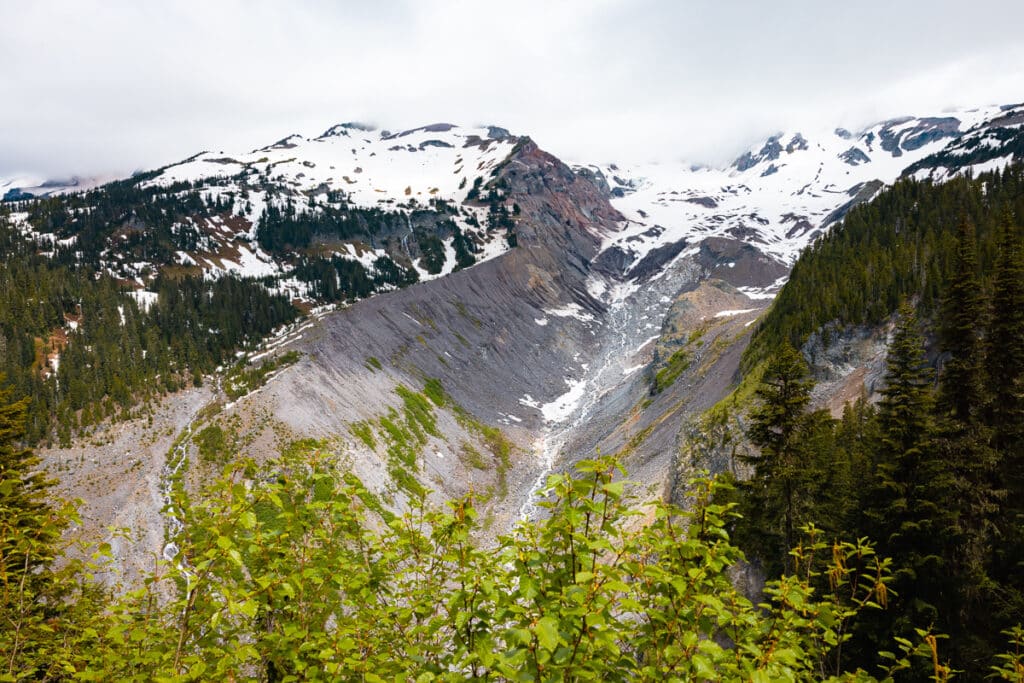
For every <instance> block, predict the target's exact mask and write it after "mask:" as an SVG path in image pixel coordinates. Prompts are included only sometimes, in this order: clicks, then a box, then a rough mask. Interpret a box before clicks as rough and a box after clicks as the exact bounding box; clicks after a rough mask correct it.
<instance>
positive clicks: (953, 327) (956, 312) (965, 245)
mask: <svg viewBox="0 0 1024 683" xmlns="http://www.w3.org/2000/svg"><path fill="white" fill-rule="evenodd" d="M984 324H985V299H984V295H983V292H982V288H981V283H980V282H979V280H978V255H977V246H976V244H975V236H974V226H973V225H972V224H971V222H970V221H969V220H968V219H967V218H966V217H964V218H962V219H961V220H960V224H959V226H958V227H957V250H956V260H955V263H954V265H953V272H952V274H951V279H950V283H949V288H948V290H947V294H946V297H945V300H944V301H943V315H942V325H941V329H940V332H941V347H942V350H943V351H945V352H947V353H948V354H950V358H949V359H948V360H947V361H946V363H945V366H944V367H943V370H942V380H943V381H942V387H941V390H940V394H939V405H940V406H941V408H942V409H943V410H944V411H946V412H948V413H949V414H950V416H951V417H952V418H953V419H954V420H956V421H958V422H960V423H963V424H971V423H973V422H974V421H975V419H976V418H977V417H978V412H979V411H980V409H981V406H982V404H983V401H982V374H981V369H982V356H983V353H984V351H983V347H982V342H981V331H982V329H983V327H984Z"/></svg>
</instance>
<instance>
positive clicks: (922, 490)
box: [732, 165, 1024, 680]
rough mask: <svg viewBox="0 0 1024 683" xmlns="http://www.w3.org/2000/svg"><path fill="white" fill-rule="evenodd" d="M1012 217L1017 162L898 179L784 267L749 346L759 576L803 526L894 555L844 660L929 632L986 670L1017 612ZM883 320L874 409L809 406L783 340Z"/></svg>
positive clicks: (1017, 374)
mask: <svg viewBox="0 0 1024 683" xmlns="http://www.w3.org/2000/svg"><path fill="white" fill-rule="evenodd" d="M1022 212H1024V173H1022V168H1021V166H1019V165H1018V166H1014V167H1010V168H1008V169H1007V170H1006V171H1004V172H995V173H990V174H983V175H980V176H979V177H977V178H963V179H958V180H954V181H951V182H949V183H946V184H945V185H941V186H933V185H931V184H930V183H918V182H915V181H902V182H900V183H898V184H897V185H896V186H895V187H893V188H892V189H891V190H888V191H886V192H885V193H883V194H882V195H881V196H880V197H879V198H877V199H876V200H875V201H873V202H872V203H870V204H868V205H866V206H863V207H860V208H858V209H857V210H855V211H853V212H851V214H850V216H849V217H848V218H847V219H846V221H845V222H844V224H843V225H842V226H840V227H838V228H836V229H835V230H834V231H833V233H832V234H831V235H830V236H829V237H827V238H825V239H823V240H821V241H820V242H819V243H817V244H816V245H815V246H814V247H813V248H812V249H810V250H809V251H808V252H807V253H806V254H805V256H803V257H802V258H801V259H800V261H798V263H797V264H796V266H795V267H794V269H793V274H792V277H791V279H790V281H789V282H788V283H787V285H786V287H785V288H784V289H783V291H782V293H781V294H780V295H779V298H778V300H777V302H776V303H775V305H774V307H773V309H772V310H771V312H770V313H769V314H768V315H767V316H766V318H765V320H764V322H763V325H762V327H761V329H760V330H759V332H758V333H757V335H756V337H755V339H754V341H753V343H752V344H751V346H750V347H749V350H748V357H747V359H748V363H750V364H751V365H753V364H754V363H762V366H761V367H762V369H763V371H764V372H763V376H762V379H761V383H760V385H759V387H758V388H757V390H756V400H755V405H754V407H753V409H752V411H751V414H750V424H749V426H748V428H747V430H746V435H747V437H748V438H749V440H750V441H751V442H752V444H753V445H754V446H755V447H756V449H755V450H754V452H753V453H751V454H748V455H747V456H745V458H744V459H745V460H746V462H747V464H748V465H749V466H750V468H751V469H752V472H753V476H752V477H751V478H750V479H749V480H747V481H741V482H738V483H737V492H736V495H735V497H734V498H732V500H735V501H736V502H737V503H738V506H739V507H738V510H739V511H740V512H741V514H742V517H741V518H738V519H737V520H736V521H735V522H734V523H733V524H732V530H733V532H734V537H735V539H736V540H737V542H738V543H739V545H740V547H742V548H744V549H745V550H746V551H747V552H748V553H749V555H750V557H751V558H753V559H754V560H755V561H756V562H757V563H758V564H760V566H762V567H763V568H764V570H765V572H766V573H767V575H768V576H769V577H774V576H780V575H785V574H789V573H791V572H793V571H794V568H795V567H794V562H795V559H796V558H795V557H794V556H793V555H791V554H789V553H788V550H789V548H791V547H792V546H793V545H794V544H795V543H796V542H797V541H798V530H799V529H800V528H801V527H802V526H803V525H805V524H809V523H813V524H816V525H818V526H819V527H820V528H821V529H822V530H823V533H824V534H825V535H826V536H827V537H828V538H830V539H837V540H852V539H859V538H865V537H869V538H872V539H873V540H874V541H876V542H877V546H876V549H877V552H878V553H879V555H882V556H886V557H890V558H891V559H892V565H891V566H892V571H893V581H892V583H891V585H890V586H889V588H890V589H891V590H890V593H891V594H890V595H889V596H888V598H887V601H888V603H889V609H887V610H884V611H879V612H872V613H871V614H870V616H868V617H867V618H866V619H865V620H864V621H862V622H861V623H860V624H858V625H857V626H856V627H854V629H853V631H852V635H853V637H852V639H851V641H850V642H849V643H848V644H847V645H846V646H845V647H844V650H843V658H844V659H845V661H847V662H849V663H857V664H859V665H861V666H867V665H868V664H869V663H872V662H874V663H876V664H877V663H879V662H880V661H881V660H880V659H879V658H878V656H877V655H876V654H875V653H876V652H877V651H878V649H879V647H880V645H881V644H883V643H884V642H886V641H887V640H889V639H891V638H894V637H901V638H910V637H912V636H913V634H914V628H915V625H920V624H930V625H932V626H933V627H934V628H935V629H937V630H938V631H941V632H943V633H946V634H948V635H949V641H948V646H947V652H948V653H949V656H950V661H951V666H952V668H953V669H954V670H957V671H959V672H961V673H960V676H959V678H960V679H962V680H983V679H984V678H985V677H986V676H987V675H989V674H990V673H991V671H990V669H989V665H990V659H991V657H992V656H993V654H994V653H995V652H997V651H999V650H1000V649H1001V648H1002V640H1003V635H1002V632H1003V631H1005V630H1006V629H1009V628H1013V627H1014V626H1016V625H1018V624H1020V623H1021V622H1022V621H1024V480H1022V478H1021V476H1020V473H1021V471H1022V469H1024V439H1022V435H1024V432H1022V427H1024V251H1022V232H1024V231H1022V228H1021V223H1020V219H1019V217H1020V216H1021V215H1024V213H1022ZM901 301H902V302H903V303H902V305H900V302H901ZM897 308H899V310H898V312H897ZM894 314H895V316H894V317H895V326H894V331H893V333H892V337H891V342H890V345H889V351H888V370H887V374H886V377H885V381H884V388H883V389H882V390H881V397H880V400H879V401H878V402H877V404H871V403H869V402H868V401H867V400H866V398H862V399H861V400H859V401H857V402H856V403H855V404H852V405H849V406H847V408H846V411H845V412H844V414H843V416H842V419H840V420H834V419H832V418H831V417H830V416H829V414H828V413H827V412H826V411H824V410H818V411H812V410H810V408H809V406H810V403H811V394H810V392H811V388H812V386H813V381H812V380H811V378H810V372H809V369H808V367H807V364H806V362H805V361H804V359H803V357H802V356H801V355H800V354H799V353H798V352H797V351H796V350H794V347H793V345H794V344H801V343H803V341H805V340H806V339H807V337H808V335H809V334H810V333H811V332H814V331H816V330H818V329H820V328H821V327H822V326H824V325H825V324H826V323H831V324H833V325H834V326H835V327H837V328H838V329H840V330H841V329H842V328H843V326H845V325H860V324H868V325H880V324H883V323H885V322H886V321H888V320H889V319H890V317H891V316H893V315H894ZM837 323H838V324H837ZM929 359H931V361H929ZM866 569H867V567H862V570H866ZM821 585H822V587H823V588H824V586H825V584H821ZM924 677H925V672H924V671H921V670H919V671H917V672H916V673H911V674H908V675H907V677H906V680H923V678H924Z"/></svg>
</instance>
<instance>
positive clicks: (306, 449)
mask: <svg viewBox="0 0 1024 683" xmlns="http://www.w3.org/2000/svg"><path fill="white" fill-rule="evenodd" d="M330 447H331V444H330V443H328V442H327V441H324V440H322V439H312V438H305V439H295V440H294V441H289V442H287V443H286V444H285V445H284V446H283V447H282V448H281V455H282V456H284V457H286V458H292V457H300V456H303V455H307V454H309V453H313V452H314V451H326V450H330Z"/></svg>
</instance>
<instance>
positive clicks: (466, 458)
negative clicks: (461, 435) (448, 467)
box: [459, 441, 487, 470]
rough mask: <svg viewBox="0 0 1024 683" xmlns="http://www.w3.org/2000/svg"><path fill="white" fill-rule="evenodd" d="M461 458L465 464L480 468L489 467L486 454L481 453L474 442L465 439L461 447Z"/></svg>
mask: <svg viewBox="0 0 1024 683" xmlns="http://www.w3.org/2000/svg"><path fill="white" fill-rule="evenodd" d="M459 460H460V461H461V462H462V463H463V464H465V465H467V466H469V467H473V468H475V469H478V470H486V469H487V461H486V460H484V456H483V455H481V453H480V451H478V450H477V449H476V447H475V446H474V445H473V444H471V443H468V442H465V441H464V442H462V445H461V446H460V447H459Z"/></svg>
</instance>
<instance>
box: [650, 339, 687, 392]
mask: <svg viewBox="0 0 1024 683" xmlns="http://www.w3.org/2000/svg"><path fill="white" fill-rule="evenodd" d="M692 362H693V358H692V357H691V356H690V352H689V351H688V350H687V349H686V347H683V348H681V349H678V350H676V351H675V353H673V354H672V355H671V356H669V359H668V361H667V362H666V363H665V366H664V367H663V368H661V369H660V370H658V372H657V373H656V374H655V375H654V386H652V387H651V393H653V394H660V393H661V392H663V391H665V389H668V388H669V387H670V386H672V385H673V384H674V383H675V381H676V380H677V379H679V375H681V374H683V373H684V372H685V371H686V370H687V368H689V367H690V364H691V363H692Z"/></svg>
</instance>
